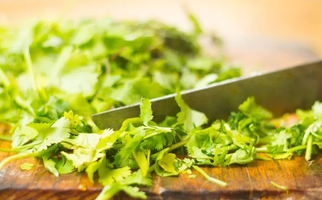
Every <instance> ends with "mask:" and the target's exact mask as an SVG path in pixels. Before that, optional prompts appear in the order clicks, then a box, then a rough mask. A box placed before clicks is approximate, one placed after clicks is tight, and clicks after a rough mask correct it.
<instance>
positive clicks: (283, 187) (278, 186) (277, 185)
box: [271, 181, 288, 193]
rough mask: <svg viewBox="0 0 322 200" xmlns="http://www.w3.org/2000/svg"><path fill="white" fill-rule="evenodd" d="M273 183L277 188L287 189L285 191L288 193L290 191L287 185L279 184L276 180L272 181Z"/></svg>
mask: <svg viewBox="0 0 322 200" xmlns="http://www.w3.org/2000/svg"><path fill="white" fill-rule="evenodd" d="M271 184H272V185H273V186H275V187H277V188H279V189H281V190H285V191H286V193H288V188H287V187H286V186H283V185H279V184H277V183H275V182H274V181H271Z"/></svg>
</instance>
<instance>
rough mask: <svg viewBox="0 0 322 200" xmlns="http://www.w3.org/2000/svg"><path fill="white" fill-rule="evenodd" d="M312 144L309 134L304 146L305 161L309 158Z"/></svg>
mask: <svg viewBox="0 0 322 200" xmlns="http://www.w3.org/2000/svg"><path fill="white" fill-rule="evenodd" d="M312 145H313V137H312V135H310V136H309V138H308V140H307V148H306V152H305V160H307V161H309V160H311V155H312Z"/></svg>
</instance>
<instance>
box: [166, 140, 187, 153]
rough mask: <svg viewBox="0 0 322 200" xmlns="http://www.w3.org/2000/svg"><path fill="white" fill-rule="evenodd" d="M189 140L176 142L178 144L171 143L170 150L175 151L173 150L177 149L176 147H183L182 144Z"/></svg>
mask: <svg viewBox="0 0 322 200" xmlns="http://www.w3.org/2000/svg"><path fill="white" fill-rule="evenodd" d="M187 142H188V140H182V141H181V142H178V143H176V144H173V145H171V146H170V147H169V151H173V150H175V149H177V148H179V147H181V146H183V145H185V144H186V143H187Z"/></svg>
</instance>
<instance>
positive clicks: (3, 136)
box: [0, 135, 12, 141]
mask: <svg viewBox="0 0 322 200" xmlns="http://www.w3.org/2000/svg"><path fill="white" fill-rule="evenodd" d="M0 140H5V141H12V138H11V135H0Z"/></svg>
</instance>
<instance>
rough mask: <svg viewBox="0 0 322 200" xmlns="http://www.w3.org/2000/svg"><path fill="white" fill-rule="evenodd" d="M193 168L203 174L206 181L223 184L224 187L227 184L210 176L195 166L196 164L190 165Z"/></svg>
mask: <svg viewBox="0 0 322 200" xmlns="http://www.w3.org/2000/svg"><path fill="white" fill-rule="evenodd" d="M192 167H193V168H194V169H195V170H197V171H198V172H199V173H200V174H201V175H202V176H204V177H205V178H206V179H207V180H208V181H210V182H213V183H216V184H218V185H220V186H223V187H226V186H227V183H226V182H223V181H221V180H218V179H216V178H213V177H210V176H209V175H208V174H207V173H206V172H204V171H203V170H202V169H201V168H200V167H198V166H196V165H193V166H192Z"/></svg>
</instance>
